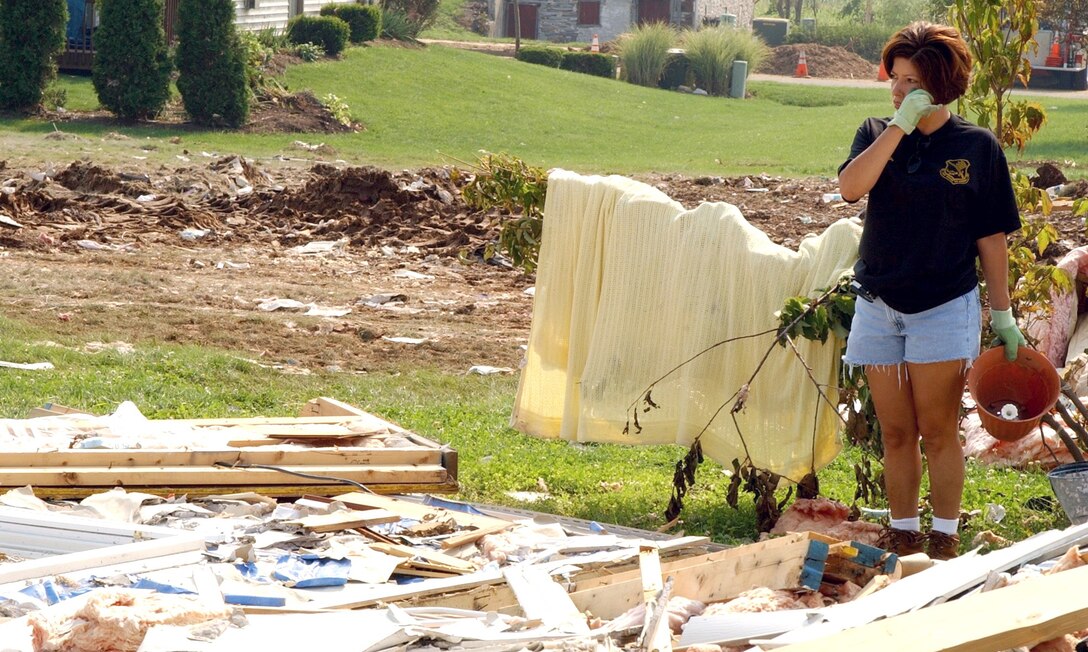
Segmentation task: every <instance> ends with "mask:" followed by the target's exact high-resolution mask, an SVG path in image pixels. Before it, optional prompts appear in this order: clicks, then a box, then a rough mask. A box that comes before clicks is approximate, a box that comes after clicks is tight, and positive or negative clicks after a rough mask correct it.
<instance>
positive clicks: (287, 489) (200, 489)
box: [0, 478, 460, 500]
mask: <svg viewBox="0 0 1088 652" xmlns="http://www.w3.org/2000/svg"><path fill="white" fill-rule="evenodd" d="M311 482H312V481H311ZM346 486H349V485H345V484H343V483H340V484H325V485H316V484H297V485H285V484H263V485H259V484H243V485H231V486H220V485H172V486H169V487H167V486H159V485H149V486H145V487H137V488H138V489H139V490H140V491H142V492H144V493H149V494H154V495H156V496H166V497H170V496H177V495H182V494H185V495H187V496H189V497H196V496H215V495H217V494H224V493H237V492H246V491H248V492H253V493H256V494H260V495H262V496H268V497H270V498H294V497H299V496H304V495H313V496H322V495H324V496H331V495H334V494H338V493H341V492H342V491H344V488H345V487H346ZM366 487H367V489H370V490H371V491H373V492H375V493H378V494H421V493H429V494H453V493H457V491H458V490H459V489H460V487H458V485H457V482H456V481H455V480H453V479H452V478H446V480H445V481H444V482H441V483H437V484H436V483H433V482H403V483H390V482H376V483H370V484H367V485H366ZM0 488H3V485H2V484H0ZM107 488H108V487H92V486H78V487H47V486H37V487H34V495H35V496H37V497H39V498H49V499H55V500H68V499H72V498H86V497H87V496H90V495H93V494H97V493H102V490H103V489H107ZM130 488H133V487H130Z"/></svg>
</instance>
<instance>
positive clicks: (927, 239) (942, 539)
mask: <svg viewBox="0 0 1088 652" xmlns="http://www.w3.org/2000/svg"><path fill="white" fill-rule="evenodd" d="M881 56H882V59H883V62H884V66H885V68H886V69H887V70H888V71H890V72H889V77H890V78H891V89H892V104H893V105H894V106H895V115H894V116H892V117H891V118H869V119H868V120H866V121H865V122H864V123H863V124H862V125H861V127H860V128H859V129H858V132H857V134H856V135H855V136H854V144H853V146H852V147H851V149H850V158H849V159H847V161H846V162H845V163H844V164H843V165H842V167H840V168H839V190H840V192H841V193H842V196H843V199H845V200H847V201H857V200H859V199H861V198H862V197H864V196H865V195H866V194H868V195H869V201H868V206H867V208H866V217H865V228H864V231H863V232H862V236H861V248H860V259H859V261H858V263H857V265H856V266H855V267H854V277H855V286H856V288H857V289H858V300H857V304H856V314H855V316H854V321H853V326H852V327H851V332H850V337H849V339H848V341H847V350H846V355H845V358H844V359H845V362H846V363H847V364H849V365H862V366H864V368H865V375H866V379H867V382H868V385H869V387H870V389H871V391H872V397H873V404H874V406H875V407H876V413H877V419H878V420H879V421H880V428H881V432H882V434H883V443H884V480H885V486H886V489H887V493H888V503H889V507H890V508H891V523H890V526H889V527H887V528H885V529H884V531H883V532H882V535H881V544H882V547H884V548H885V549H887V550H890V551H893V552H896V553H898V554H900V555H906V554H911V553H915V552H921V551H923V550H925V551H926V552H928V553H929V556H930V557H932V558H935V559H949V558H951V557H955V556H956V554H957V551H958V549H959V535H958V527H959V514H960V499H961V496H962V493H963V477H964V463H963V450H962V448H961V446H960V442H959V407H960V399H961V398H962V395H963V386H964V379H965V377H966V374H967V368H968V367H969V366H970V365H971V363H972V361H973V360H974V359H975V358H976V357H977V356H978V353H979V339H980V331H981V328H982V326H981V307H980V305H979V291H978V277H977V273H976V271H975V259H976V257H977V258H978V259H979V260H980V261H981V263H982V273H983V276H984V277H985V281H986V291H987V295H988V299H989V303H990V315H991V322H990V324H991V328H992V329H993V330H994V332H995V333H996V334H997V336H998V337H1000V338H1001V340H1002V341H1003V342H1005V355H1006V357H1008V358H1009V359H1010V360H1011V359H1015V358H1016V350H1017V347H1018V346H1019V345H1022V344H1024V337H1023V335H1022V334H1021V333H1020V331H1019V329H1018V328H1017V327H1016V321H1015V319H1014V318H1013V316H1012V311H1011V309H1010V304H1009V284H1008V250H1007V244H1006V239H1005V236H1006V234H1007V233H1011V232H1013V231H1016V230H1017V229H1019V228H1020V216H1019V213H1018V211H1017V207H1016V200H1015V197H1014V195H1013V190H1012V183H1011V180H1010V177H1009V168H1008V164H1007V163H1006V161H1005V155H1004V152H1002V150H1001V146H1000V144H999V143H998V142H997V139H996V138H994V136H993V135H992V134H991V133H990V132H989V131H987V130H986V129H982V128H980V127H978V126H975V125H973V124H971V123H969V122H967V121H966V120H964V119H963V118H961V117H959V116H957V115H954V114H952V113H951V112H950V111H949V110H948V108H947V107H946V106H945V105H946V104H948V103H950V102H952V101H954V100H955V99H956V98H958V97H959V96H961V95H962V94H963V93H964V91H965V90H966V89H967V80H968V75H969V73H970V69H971V55H970V54H969V53H968V51H967V46H966V44H965V43H964V41H963V39H962V38H961V37H960V34H959V32H957V31H956V30H955V29H954V28H952V27H947V26H944V25H933V24H929V23H924V22H917V23H913V24H911V25H908V26H907V27H905V28H903V29H902V30H900V31H899V32H898V33H896V34H895V35H894V36H892V38H891V39H890V40H889V41H888V43H887V44H886V45H885V46H884V51H883V53H882V55H881ZM919 444H921V446H920V445H919ZM923 448H924V450H925V457H926V462H927V464H928V467H929V479H930V496H931V504H932V508H933V523H932V528H931V531H930V532H929V533H928V534H922V532H921V523H920V519H919V516H918V498H919V491H920V484H921V479H922V449H923Z"/></svg>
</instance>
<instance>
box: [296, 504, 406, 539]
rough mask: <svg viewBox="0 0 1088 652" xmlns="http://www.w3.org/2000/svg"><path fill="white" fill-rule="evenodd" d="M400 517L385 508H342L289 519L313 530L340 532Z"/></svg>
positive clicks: (390, 521) (395, 520) (396, 519)
mask: <svg viewBox="0 0 1088 652" xmlns="http://www.w3.org/2000/svg"><path fill="white" fill-rule="evenodd" d="M400 518H401V517H400V514H394V513H393V512H390V511H387V510H384V509H368V510H357V509H353V510H341V511H339V512H333V513H332V514H314V515H313V516H307V517H305V518H300V519H298V520H297V521H289V523H292V524H295V525H301V526H302V527H304V528H306V529H307V530H310V531H311V532H317V533H322V532H339V531H340V530H351V529H354V528H357V527H368V526H371V525H380V524H382V523H396V522H397V521H399V520H400Z"/></svg>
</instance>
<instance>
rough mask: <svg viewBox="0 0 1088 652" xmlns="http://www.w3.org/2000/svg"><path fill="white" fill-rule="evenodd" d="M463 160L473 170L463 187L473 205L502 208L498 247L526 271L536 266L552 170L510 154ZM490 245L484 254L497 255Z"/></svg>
mask: <svg viewBox="0 0 1088 652" xmlns="http://www.w3.org/2000/svg"><path fill="white" fill-rule="evenodd" d="M460 162H461V163H463V164H465V165H466V166H468V167H470V168H471V169H472V171H473V174H472V176H470V177H469V178H468V183H467V184H466V185H465V187H464V188H463V189H462V190H461V195H462V196H463V197H464V199H465V202H466V203H467V204H468V205H469V206H472V207H473V208H477V209H482V210H490V209H492V208H497V209H498V210H499V219H500V225H499V240H498V250H499V251H501V252H503V253H504V254H506V255H508V256H509V257H510V260H511V261H512V262H513V263H514V265H516V266H518V267H520V268H522V269H523V270H525V271H526V272H532V271H533V270H535V269H536V262H537V256H538V255H539V253H540V235H541V231H542V229H543V225H544V197H545V195H546V194H547V190H548V173H547V171H546V170H544V169H543V168H539V167H535V166H533V165H529V164H528V163H526V162H525V161H523V160H521V159H519V158H517V157H516V156H511V155H509V154H492V153H490V152H485V153H484V154H482V155H481V156H480V157H478V159H477V161H476V163H475V164H472V163H464V162H463V161H460ZM495 251H496V248H495V246H494V245H488V249H487V251H485V254H484V257H485V258H491V257H492V256H494V254H495Z"/></svg>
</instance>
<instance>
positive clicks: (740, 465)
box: [623, 275, 854, 531]
mask: <svg viewBox="0 0 1088 652" xmlns="http://www.w3.org/2000/svg"><path fill="white" fill-rule="evenodd" d="M850 281H851V277H850V276H849V275H846V276H843V277H842V278H841V279H840V280H839V282H838V283H836V284H835V285H834V286H832V287H830V288H828V289H826V290H824V291H823V292H821V294H820V295H819V296H818V297H816V298H815V299H803V298H796V299H791V300H790V301H788V302H787V305H786V307H785V308H784V309H783V310H782V311H780V312H779V314H778V319H779V325H778V327H776V328H771V329H768V330H765V331H762V332H759V333H754V334H750V335H742V336H738V337H733V338H729V339H726V340H722V341H720V342H716V343H715V344H712V345H710V346H708V347H707V348H705V349H703V350H701V351H699V352H697V353H696V354H694V355H692V356H691V357H689V358H688V359H686V360H684V361H683V362H681V363H680V364H678V365H676V366H675V367H673V368H672V369H670V370H669V371H667V372H665V373H664V374H663V375H661V376H660V377H658V378H657V379H655V380H654V381H653V382H651V383H650V384H649V385H648V386H647V387H646V389H644V390H643V391H642V392H641V393H640V394H639V398H638V399H636V400H635V401H634V402H632V403H631V404H630V405H629V406H628V408H627V414H628V419H627V423H626V424H625V426H624V429H623V432H624V434H629V433H630V432H631V430H632V428H633V429H634V432H635V433H636V434H637V433H639V432H641V431H642V424H641V423H640V422H639V413H640V412H641V413H646V412H649V411H650V410H653V409H657V408H659V407H660V406H659V405H658V404H657V403H656V402H654V399H653V390H654V388H655V387H656V386H657V385H658V384H659V383H661V382H663V381H664V380H666V379H667V378H668V377H669V376H671V375H672V374H674V373H676V372H677V371H679V370H680V369H682V368H683V367H685V366H686V365H688V364H690V363H692V362H693V361H694V360H696V359H698V358H700V357H702V356H704V355H706V354H707V353H709V352H711V351H713V350H715V349H717V348H718V347H721V346H724V345H726V344H730V343H733V342H737V341H740V340H744V339H752V338H759V337H765V336H767V335H772V334H773V335H774V339H773V341H772V342H771V344H770V346H768V348H767V350H766V351H765V352H764V354H763V357H762V358H761V360H760V362H759V364H758V365H757V366H756V368H755V370H754V371H753V372H752V373H751V374H750V375H749V376H748V379H747V381H746V382H744V383H743V384H742V385H741V386H740V387H739V388H738V389H737V390H736V391H735V392H734V393H733V394H732V395H730V396H729V397H728V398H726V399H725V401H723V402H722V403H721V405H719V406H718V408H717V409H716V410H715V411H714V413H713V414H712V415H711V417H710V418H709V419H708V420H707V422H706V423H705V424H704V425H703V427H702V429H701V430H700V431H699V433H698V434H696V436H695V438H694V439H693V441H692V443H691V445H690V446H689V448H688V453H687V454H686V455H685V457H684V458H683V459H682V460H680V461H679V462H677V464H676V468H675V472H674V475H673V487H672V496H671V497H670V500H669V506H668V508H667V510H666V512H665V520H666V521H667V522H673V521H675V520H676V519H677V517H678V516H679V514H680V512H681V511H682V509H683V499H684V495H685V494H686V493H687V492H688V490H689V489H691V487H693V486H694V485H695V469H696V467H697V466H698V465H699V463H701V462H702V461H703V455H702V442H701V438H702V436H703V434H704V433H706V431H707V429H708V428H710V426H711V424H713V423H714V421H715V420H716V419H717V418H718V416H719V415H720V414H721V413H722V411H724V410H725V408H726V406H729V416H730V418H731V419H732V421H733V428H734V431H735V432H736V433H737V436H738V437H739V439H740V443H741V446H742V448H743V449H744V451H745V458H744V459H743V460H741V459H735V460H733V475H732V478H731V480H730V487H729V491H728V494H727V496H726V501H727V503H728V504H729V506H730V507H733V508H734V509H736V508H737V507H738V505H739V492H740V490H741V489H744V490H745V492H747V493H750V494H752V495H753V500H754V502H755V507H756V520H757V524H758V526H759V529H760V531H767V530H769V529H770V528H771V527H773V526H774V523H775V522H776V521H777V520H778V517H779V515H781V512H782V507H783V506H784V505H785V504H786V503H787V502H788V501H789V500H790V498H791V497H792V495H793V490H794V488H793V486H792V485H791V486H790V487H789V488H788V490H787V494H786V496H785V497H784V498H783V499H782V500H776V498H775V490H776V489H777V488H778V485H779V484H780V483H781V481H782V479H783V478H782V476H779V475H778V474H776V473H773V472H771V471H768V470H766V469H759V468H756V467H755V466H754V464H753V463H752V458H751V455H750V453H749V452H748V451H749V447H748V442H747V440H746V438H745V435H744V433H743V432H742V430H741V427H740V423H739V422H738V421H737V417H736V415H737V413H739V412H740V411H742V410H743V409H744V407H745V403H746V401H747V399H748V395H749V389H750V387H751V384H752V382H753V381H754V380H755V378H756V376H757V375H759V373H760V371H761V370H762V368H763V366H764V364H765V363H766V361H767V358H768V357H769V356H770V354H771V352H772V351H774V348H775V347H776V346H782V347H788V348H789V349H790V350H791V351H792V352H793V354H794V355H795V356H796V358H797V359H798V360H799V361H800V363H801V365H802V366H803V367H804V368H805V371H806V372H807V374H808V377H809V379H810V380H811V381H812V382H813V384H814V385H815V386H816V389H817V391H818V392H819V394H820V397H821V398H822V399H823V400H824V401H825V402H826V403H827V404H828V405H829V406H830V407H831V409H832V410H833V411H834V412H835V414H838V406H837V402H836V401H833V400H832V399H831V398H830V397H828V395H827V394H826V393H825V392H824V390H823V387H822V386H821V385H820V383H819V382H817V381H816V379H815V377H814V375H813V372H812V369H811V368H810V367H809V365H808V363H807V362H806V361H805V359H804V357H803V356H802V354H801V352H800V351H799V350H798V349H797V347H796V345H795V340H796V339H797V338H798V337H803V338H806V339H813V340H819V341H822V342H826V341H827V338H828V337H829V336H830V334H831V333H832V332H834V333H836V334H838V335H840V336H841V335H843V334H845V333H846V332H848V331H849V327H850V320H851V319H852V318H853V314H854V308H853V306H854V298H853V297H854V292H853V290H852V289H851V288H850ZM839 416H840V419H841V418H842V417H841V415H839ZM813 428H814V434H815V424H814V426H813ZM818 494H819V483H818V480H817V478H816V470H815V469H811V470H810V472H809V473H808V475H806V476H805V477H804V478H803V479H802V480H801V481H800V482H799V483H797V495H798V497H802V498H812V497H815V496H816V495H818Z"/></svg>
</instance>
